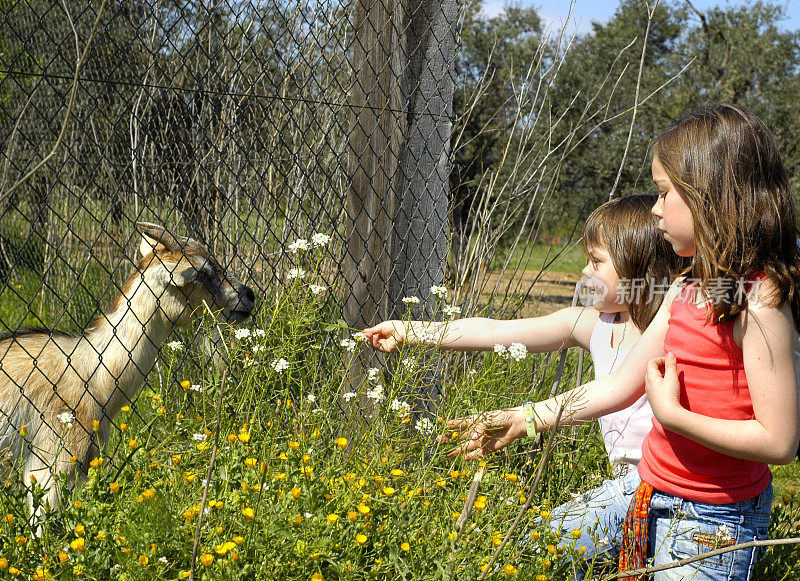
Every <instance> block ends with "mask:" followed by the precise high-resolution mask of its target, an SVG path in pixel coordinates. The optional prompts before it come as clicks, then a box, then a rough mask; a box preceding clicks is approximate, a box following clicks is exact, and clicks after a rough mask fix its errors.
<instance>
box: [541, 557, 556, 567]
mask: <svg viewBox="0 0 800 581" xmlns="http://www.w3.org/2000/svg"><path fill="white" fill-rule="evenodd" d="M552 566H553V563H552V562H551V561H550V559H545V560H544V561H542V569H549V568H550V567H552Z"/></svg>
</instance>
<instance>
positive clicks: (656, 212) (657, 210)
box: [650, 198, 664, 218]
mask: <svg viewBox="0 0 800 581" xmlns="http://www.w3.org/2000/svg"><path fill="white" fill-rule="evenodd" d="M650 212H651V213H652V214H653V215H654V216H655V217H657V218H663V217H664V213H663V212H662V211H661V198H658V199H657V200H656V203H655V204H653V207H652V208H650Z"/></svg>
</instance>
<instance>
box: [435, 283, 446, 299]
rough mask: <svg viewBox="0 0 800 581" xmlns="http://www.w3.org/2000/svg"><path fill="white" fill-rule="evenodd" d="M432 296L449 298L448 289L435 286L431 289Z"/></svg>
mask: <svg viewBox="0 0 800 581" xmlns="http://www.w3.org/2000/svg"><path fill="white" fill-rule="evenodd" d="M431 294H432V295H434V296H437V297H442V298H445V297H446V296H447V287H444V286H435V285H434V286H432V287H431Z"/></svg>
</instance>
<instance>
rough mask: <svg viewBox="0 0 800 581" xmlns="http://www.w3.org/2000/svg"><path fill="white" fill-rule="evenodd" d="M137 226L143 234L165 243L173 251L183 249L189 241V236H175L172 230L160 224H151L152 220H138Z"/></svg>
mask: <svg viewBox="0 0 800 581" xmlns="http://www.w3.org/2000/svg"><path fill="white" fill-rule="evenodd" d="M136 228H138V229H139V231H140V232H141V233H142V234H147V235H148V236H149V237H150V238H152V239H153V240H155V241H157V242H160V243H161V244H163V245H164V247H165V248H166V249H167V250H169V251H171V252H176V251H177V252H181V251H183V249H184V248H185V246H186V243H187V241H188V239H187V238H184V237H183V236H175V235H174V234H172V232H170V231H169V230H167V229H166V228H164V227H163V226H159V225H158V224H151V223H150V222H136Z"/></svg>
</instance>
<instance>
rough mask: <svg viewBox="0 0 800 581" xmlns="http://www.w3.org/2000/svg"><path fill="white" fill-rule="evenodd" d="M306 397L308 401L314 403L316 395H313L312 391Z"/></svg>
mask: <svg viewBox="0 0 800 581" xmlns="http://www.w3.org/2000/svg"><path fill="white" fill-rule="evenodd" d="M306 399H307V400H308V401H310V402H311V403H314V402H315V401H317V396H316V395H314V394H313V393H309V394H308V395H307V396H306Z"/></svg>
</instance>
